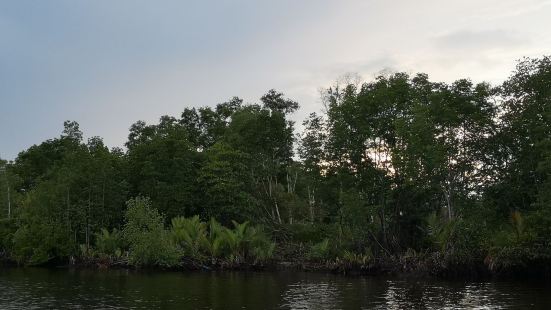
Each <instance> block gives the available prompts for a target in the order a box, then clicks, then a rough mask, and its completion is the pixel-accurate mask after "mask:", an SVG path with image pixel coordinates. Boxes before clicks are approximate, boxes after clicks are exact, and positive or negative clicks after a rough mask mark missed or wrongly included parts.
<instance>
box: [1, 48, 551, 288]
mask: <svg viewBox="0 0 551 310" xmlns="http://www.w3.org/2000/svg"><path fill="white" fill-rule="evenodd" d="M322 102H323V113H322V115H319V114H316V113H313V114H311V115H310V116H309V117H308V118H307V119H306V120H305V121H304V122H303V124H302V125H303V126H301V127H300V128H301V131H300V132H298V131H297V130H296V129H295V123H294V121H292V115H293V113H294V112H295V111H297V110H298V109H299V104H298V103H297V102H295V101H293V100H291V99H288V98H286V97H285V96H284V95H283V94H282V93H280V92H277V91H275V90H270V91H268V92H267V93H266V94H265V95H264V96H262V98H261V99H260V102H259V103H251V104H246V103H244V102H243V100H241V99H239V98H237V97H234V98H232V99H230V100H229V101H227V102H224V103H221V104H218V105H217V106H216V107H202V108H185V109H184V111H183V112H182V113H181V115H180V116H178V117H173V116H163V117H161V119H160V120H159V123H158V124H146V123H145V122H143V121H138V122H136V123H134V124H133V125H132V126H131V127H130V133H129V135H128V141H127V142H126V145H125V146H126V149H124V150H123V149H121V148H112V149H109V148H108V147H106V146H105V145H104V143H103V140H102V139H101V138H99V137H91V138H89V139H88V140H87V141H84V139H83V133H82V132H81V131H80V128H79V125H78V123H76V122H73V121H67V122H65V124H64V130H63V133H62V134H61V136H59V137H57V138H53V139H49V140H46V141H44V142H42V143H40V144H38V145H34V146H31V147H30V148H28V149H27V150H23V151H22V152H20V153H19V155H18V156H17V157H16V158H15V159H14V160H12V161H6V160H0V167H1V169H0V218H1V219H0V258H1V260H2V261H3V262H4V264H6V265H9V266H30V265H33V266H34V265H38V266H59V265H64V266H82V267H84V266H88V267H89V266H93V267H97V268H118V267H121V268H136V269H145V268H161V269H169V270H188V269H189V270H228V269H229V270H240V269H241V270H281V269H294V270H306V271H309V270H310V271H324V272H327V271H329V272H336V273H343V274H407V275H412V276H437V277H472V278H481V277H493V278H501V277H527V278H547V279H549V278H550V277H551V275H550V270H549V269H550V267H549V266H551V58H550V57H548V56H544V57H541V58H537V59H530V58H525V59H523V60H520V61H519V62H518V63H517V67H516V70H515V71H514V72H513V73H512V74H511V76H510V77H509V78H508V79H506V80H505V82H503V83H502V84H501V85H497V86H495V85H490V84H488V83H478V84H476V83H474V82H472V81H471V80H469V79H460V80H457V81H455V82H453V83H450V84H447V83H442V82H433V81H431V80H430V79H429V77H428V76H427V75H426V74H417V75H414V76H410V75H408V74H406V73H393V74H388V75H383V76H379V77H377V78H376V79H375V80H373V81H370V82H366V83H363V84H359V83H352V82H350V83H348V82H344V83H337V84H336V85H334V86H332V87H330V88H327V89H326V90H325V91H323V94H322Z"/></svg>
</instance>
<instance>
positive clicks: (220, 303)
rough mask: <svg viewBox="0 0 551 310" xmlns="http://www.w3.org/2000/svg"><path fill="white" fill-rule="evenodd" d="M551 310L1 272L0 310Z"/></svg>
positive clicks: (506, 290)
mask: <svg viewBox="0 0 551 310" xmlns="http://www.w3.org/2000/svg"><path fill="white" fill-rule="evenodd" d="M127 308H132V309H463V308H466V309H526V308H532V309H551V286H550V285H548V284H545V283H526V282H462V281H437V280H412V279H400V278H380V277H344V276H337V275H327V274H318V273H300V272H277V273H276V272H274V273H270V272H265V273H244V272H233V273H232V272H227V273H206V272H205V273H201V272H189V273H183V272H151V273H139V272H134V271H124V270H108V271H97V270H78V271H74V270H64V269H60V270H51V269H18V268H14V269H0V309H127Z"/></svg>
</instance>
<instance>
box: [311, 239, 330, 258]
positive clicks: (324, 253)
mask: <svg viewBox="0 0 551 310" xmlns="http://www.w3.org/2000/svg"><path fill="white" fill-rule="evenodd" d="M308 257H309V258H310V259H315V260H322V261H324V260H328V259H330V258H332V250H331V246H330V241H329V239H324V240H323V241H321V242H318V243H316V244H314V245H312V247H311V248H310V252H309V253H308Z"/></svg>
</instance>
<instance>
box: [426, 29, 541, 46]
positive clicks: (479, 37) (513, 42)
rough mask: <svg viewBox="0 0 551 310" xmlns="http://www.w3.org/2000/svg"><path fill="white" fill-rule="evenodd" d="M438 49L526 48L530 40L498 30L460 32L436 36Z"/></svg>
mask: <svg viewBox="0 0 551 310" xmlns="http://www.w3.org/2000/svg"><path fill="white" fill-rule="evenodd" d="M433 41H434V43H435V45H436V47H438V48H444V49H453V50H465V49H478V50H488V49H504V48H515V47H520V46H526V45H529V44H530V43H531V41H530V39H529V38H528V37H525V36H521V35H519V34H517V33H516V32H514V31H507V30H503V29H496V30H481V31H473V30H468V29H464V30H459V31H454V32H450V33H447V34H443V35H439V36H436V37H435V38H434V39H433Z"/></svg>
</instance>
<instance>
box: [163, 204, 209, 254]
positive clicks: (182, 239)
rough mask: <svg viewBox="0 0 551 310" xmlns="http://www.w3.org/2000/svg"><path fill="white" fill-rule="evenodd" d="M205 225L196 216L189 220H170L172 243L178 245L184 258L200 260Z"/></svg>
mask: <svg viewBox="0 0 551 310" xmlns="http://www.w3.org/2000/svg"><path fill="white" fill-rule="evenodd" d="M206 228H207V225H206V224H205V223H203V222H201V220H200V219H199V216H198V215H196V216H194V217H191V218H185V217H176V218H173V219H172V227H171V230H170V234H171V237H172V239H173V241H174V242H175V243H176V244H178V245H179V246H180V247H181V249H182V250H183V251H184V253H185V255H186V256H190V257H192V258H198V259H200V258H201V255H200V254H201V253H200V252H201V246H202V245H204V244H205V241H206V238H207V233H206Z"/></svg>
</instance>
